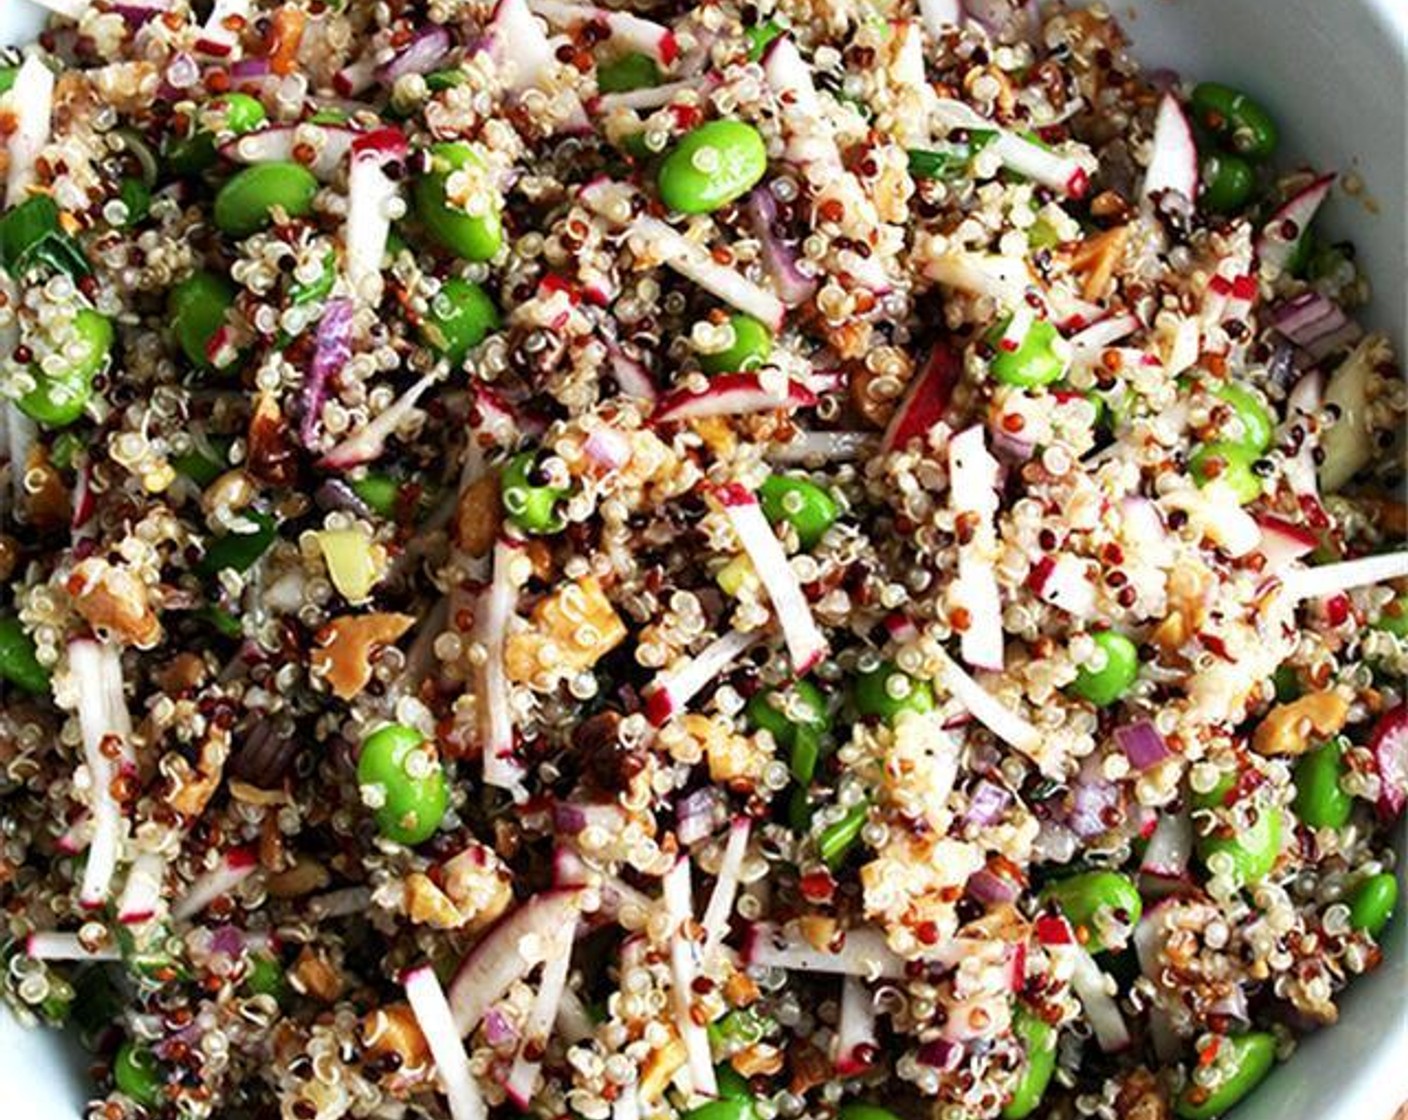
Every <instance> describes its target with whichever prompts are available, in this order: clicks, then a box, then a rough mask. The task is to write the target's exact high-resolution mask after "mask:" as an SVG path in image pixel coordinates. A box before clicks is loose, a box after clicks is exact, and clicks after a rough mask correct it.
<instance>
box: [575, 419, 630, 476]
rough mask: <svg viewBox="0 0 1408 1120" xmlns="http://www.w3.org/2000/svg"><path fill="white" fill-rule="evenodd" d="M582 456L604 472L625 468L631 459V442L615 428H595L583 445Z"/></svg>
mask: <svg viewBox="0 0 1408 1120" xmlns="http://www.w3.org/2000/svg"><path fill="white" fill-rule="evenodd" d="M582 454H583V455H585V456H586V457H587V458H588V459H589V460H591V462H592V463H594V464H595V465H596V466H598V467H600V468H601V469H602V470H603V471H606V472H610V471H614V470H619V469H620V468H621V467H624V466H625V465H626V464H627V463H628V462H630V459H631V442H630V440H629V439H627V438H626V436H625V435H624V434H622V433H621V432H618V431H617V430H616V429H615V428H595V429H593V430H592V432H591V433H590V434H589V435H588V436H587V438H586V441H585V442H584V443H583V444H582Z"/></svg>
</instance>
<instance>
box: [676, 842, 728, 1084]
mask: <svg viewBox="0 0 1408 1120" xmlns="http://www.w3.org/2000/svg"><path fill="white" fill-rule="evenodd" d="M689 879H690V876H689V857H688V856H685V857H684V858H682V859H679V860H677V861H676V862H675V866H674V867H672V868H670V870H669V871H668V872H667V873H666V875H665V878H664V883H663V886H664V897H665V913H666V914H668V915H669V917H670V920H671V923H672V926H673V932H672V933H671V935H670V972H671V1002H672V1003H673V1004H674V1010H675V1029H676V1031H678V1032H679V1036H680V1039H681V1040H682V1041H683V1042H684V1048H685V1052H686V1054H687V1055H688V1061H689V1076H690V1080H691V1081H692V1082H693V1088H694V1091H695V1092H696V1093H698V1094H699V1095H700V1096H705V1097H717V1096H718V1095H719V1084H718V1081H717V1079H716V1078H715V1076H714V1059H713V1056H712V1054H711V1053H710V1051H709V1032H708V1031H706V1030H705V1029H704V1028H703V1027H702V1026H700V1024H699V1023H697V1022H696V1021H695V1019H694V978H695V976H696V975H697V968H696V964H697V960H696V953H697V952H698V949H697V946H696V945H695V943H694V942H693V941H691V940H690V937H689V925H690V923H691V922H692V921H693V916H694V907H693V903H692V901H691V887H690V881H689Z"/></svg>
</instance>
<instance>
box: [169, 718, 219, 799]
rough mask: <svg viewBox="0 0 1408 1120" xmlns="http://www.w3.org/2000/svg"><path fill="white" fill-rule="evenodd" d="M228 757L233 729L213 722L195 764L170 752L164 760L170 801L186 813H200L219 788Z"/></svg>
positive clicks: (202, 741)
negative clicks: (230, 730) (192, 764)
mask: <svg viewBox="0 0 1408 1120" xmlns="http://www.w3.org/2000/svg"><path fill="white" fill-rule="evenodd" d="M229 757H230V732H229V731H228V730H227V729H225V728H223V727H220V726H219V725H217V724H211V725H210V727H209V730H208V731H207V733H206V736H205V738H204V739H203V740H201V744H200V753H199V755H198V756H197V758H196V765H195V766H194V767H193V766H191V764H190V763H189V762H187V761H186V760H185V758H184V757H182V756H181V755H179V754H169V755H167V756H166V757H165V758H164V759H163V760H162V767H163V769H164V771H165V773H166V777H167V781H168V782H170V788H171V792H170V794H169V795H168V796H167V799H166V802H167V804H168V805H170V806H171V807H172V808H173V809H175V810H176V811H177V812H178V813H180V814H182V815H183V816H186V817H198V816H200V815H201V813H203V812H204V811H205V807H206V805H208V804H209V803H210V799H211V798H212V797H213V796H215V791H216V790H217V789H218V788H219V787H220V779H221V778H222V777H224V774H225V760H226V759H227V758H229Z"/></svg>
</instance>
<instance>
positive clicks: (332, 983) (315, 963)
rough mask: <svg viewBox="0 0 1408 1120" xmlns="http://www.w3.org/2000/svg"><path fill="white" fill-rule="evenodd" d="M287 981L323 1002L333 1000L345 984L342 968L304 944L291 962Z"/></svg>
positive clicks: (305, 993) (300, 990) (298, 989)
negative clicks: (291, 966)
mask: <svg viewBox="0 0 1408 1120" xmlns="http://www.w3.org/2000/svg"><path fill="white" fill-rule="evenodd" d="M289 982H290V983H292V984H293V986H294V988H295V989H296V990H297V991H299V992H302V993H303V994H304V995H309V996H312V997H313V998H314V999H320V1000H322V1001H323V1002H324V1003H333V1002H335V1001H336V1000H337V999H338V997H339V996H341V995H342V992H343V989H344V988H346V986H347V981H346V979H345V978H344V977H343V975H342V970H341V969H339V968H338V967H337V966H336V965H334V964H333V963H332V962H331V961H329V960H328V959H327V958H326V957H325V956H323V955H322V954H321V953H319V952H318V951H317V950H315V949H314V948H313V947H312V946H311V945H305V946H304V947H303V951H302V952H301V953H299V954H298V960H296V961H294V962H293V968H292V970H291V971H290V972H289Z"/></svg>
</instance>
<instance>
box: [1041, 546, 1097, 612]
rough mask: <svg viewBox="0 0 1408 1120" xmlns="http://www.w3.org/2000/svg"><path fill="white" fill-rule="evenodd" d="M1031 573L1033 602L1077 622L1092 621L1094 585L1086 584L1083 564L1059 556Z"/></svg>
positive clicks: (1079, 559) (1073, 558)
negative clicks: (1041, 603) (1034, 599)
mask: <svg viewBox="0 0 1408 1120" xmlns="http://www.w3.org/2000/svg"><path fill="white" fill-rule="evenodd" d="M1046 559H1047V560H1050V563H1043V564H1041V565H1039V566H1038V567H1037V568H1036V569H1035V570H1034V571H1033V573H1032V576H1033V578H1032V581H1031V582H1032V588H1033V590H1034V591H1035V592H1036V594H1037V598H1039V599H1041V600H1042V601H1043V602H1045V603H1050V604H1051V605H1052V606H1053V607H1056V608H1057V609H1059V610H1063V611H1065V612H1066V613H1067V614H1069V615H1073V616H1074V617H1076V618H1079V619H1090V618H1093V617H1095V613H1096V611H1095V584H1093V583H1092V582H1091V581H1090V578H1089V572H1088V568H1087V566H1086V562H1085V561H1084V560H1082V559H1081V558H1080V557H1079V556H1072V555H1071V554H1070V553H1067V552H1063V553H1061V554H1060V555H1059V556H1056V557H1055V558H1054V559H1053V558H1051V557H1047V558H1046Z"/></svg>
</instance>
